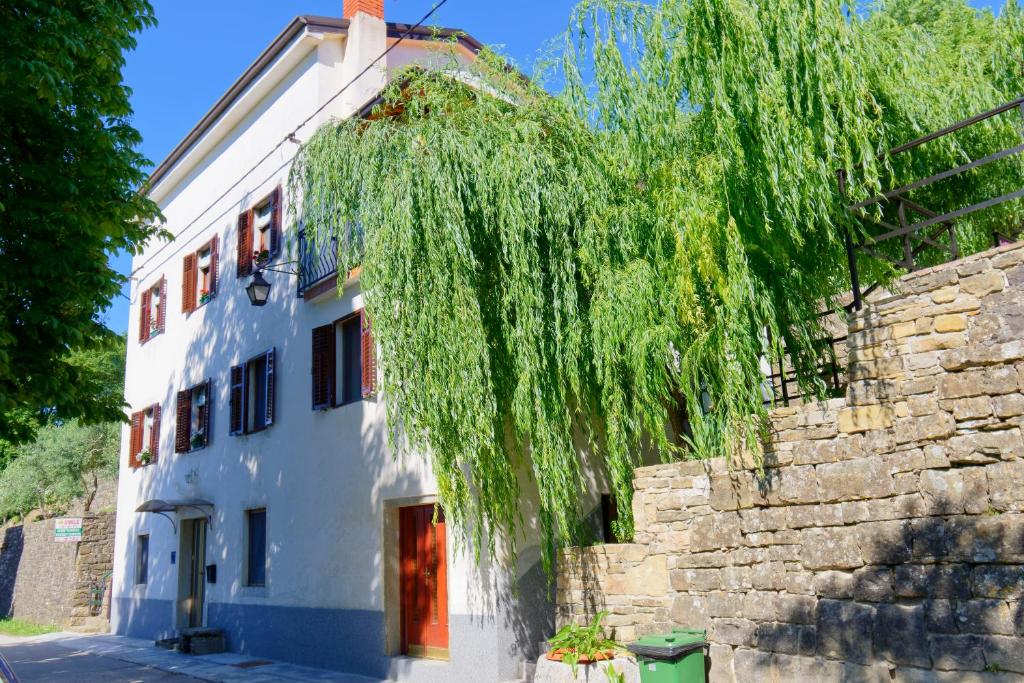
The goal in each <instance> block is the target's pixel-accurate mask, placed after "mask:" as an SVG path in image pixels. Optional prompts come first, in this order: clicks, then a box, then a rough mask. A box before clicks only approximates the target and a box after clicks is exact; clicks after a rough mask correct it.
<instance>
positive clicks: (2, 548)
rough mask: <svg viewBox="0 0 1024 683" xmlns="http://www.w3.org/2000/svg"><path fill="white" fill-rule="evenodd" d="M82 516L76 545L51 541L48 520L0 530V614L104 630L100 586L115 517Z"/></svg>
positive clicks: (105, 597)
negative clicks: (78, 539) (1, 534)
mask: <svg viewBox="0 0 1024 683" xmlns="http://www.w3.org/2000/svg"><path fill="white" fill-rule="evenodd" d="M82 517H83V537H82V540H81V541H80V542H78V543H57V542H55V541H54V540H53V527H54V520H52V519H48V520H43V521H41V522H33V523H30V524H25V525H16V526H10V527H7V528H6V529H4V530H3V536H2V540H0V616H12V617H17V618H19V619H26V620H28V621H33V622H36V623H39V624H57V625H58V626H61V627H64V628H74V629H80V630H93V631H106V630H107V625H108V619H107V605H108V604H109V591H107V590H105V588H106V586H107V585H108V584H109V578H110V572H111V570H112V569H113V560H114V513H112V512H106V513H99V514H86V515H83V516H82ZM101 600H102V601H103V603H102V604H99V603H100V601H101Z"/></svg>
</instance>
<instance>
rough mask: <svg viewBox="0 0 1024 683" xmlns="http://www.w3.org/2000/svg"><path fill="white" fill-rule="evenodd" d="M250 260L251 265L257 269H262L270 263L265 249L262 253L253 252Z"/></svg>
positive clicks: (268, 254)
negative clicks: (254, 265) (251, 261)
mask: <svg viewBox="0 0 1024 683" xmlns="http://www.w3.org/2000/svg"><path fill="white" fill-rule="evenodd" d="M252 260H253V263H255V264H256V267H257V268H262V267H263V266H265V265H267V264H268V263H270V252H269V251H268V250H266V249H264V250H263V251H254V252H252Z"/></svg>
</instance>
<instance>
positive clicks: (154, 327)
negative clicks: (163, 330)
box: [149, 320, 160, 337]
mask: <svg viewBox="0 0 1024 683" xmlns="http://www.w3.org/2000/svg"><path fill="white" fill-rule="evenodd" d="M159 331H160V324H159V323H158V322H157V321H155V320H150V321H149V336H150V337H155V336H156V335H157V333H158V332H159Z"/></svg>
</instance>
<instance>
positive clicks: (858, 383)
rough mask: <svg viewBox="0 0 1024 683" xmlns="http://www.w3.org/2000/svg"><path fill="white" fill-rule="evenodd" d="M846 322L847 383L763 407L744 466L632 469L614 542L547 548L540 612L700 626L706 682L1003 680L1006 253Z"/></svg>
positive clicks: (1021, 573) (1019, 595)
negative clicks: (626, 532)
mask: <svg viewBox="0 0 1024 683" xmlns="http://www.w3.org/2000/svg"><path fill="white" fill-rule="evenodd" d="M899 291H900V292H901V293H900V294H898V295H896V296H893V297H891V298H889V299H886V300H884V301H881V302H878V303H875V304H872V305H870V306H869V307H868V308H867V309H866V310H864V311H863V312H861V313H860V314H858V315H857V316H856V317H855V318H854V319H853V320H852V321H851V322H850V326H849V328H850V340H849V358H850V366H849V370H850V378H851V383H850V386H849V389H848V391H847V396H846V397H845V398H842V399H835V400H831V401H828V402H825V403H823V404H820V403H819V404H811V405H805V406H800V407H798V408H783V409H778V410H775V411H774V412H773V414H772V426H773V438H772V439H771V442H770V443H769V444H767V445H766V446H765V451H766V453H765V457H764V460H765V469H764V472H763V473H760V472H758V471H757V470H756V469H754V468H752V467H746V468H744V467H737V468H736V469H733V470H731V471H730V469H729V467H728V466H727V464H726V463H725V462H724V461H723V460H721V459H719V460H712V461H707V462H684V463H674V464H669V465H660V466H655V467H647V468H642V469H638V470H637V472H636V475H635V481H634V486H635V490H636V496H635V499H634V503H633V510H634V514H635V516H636V535H635V540H634V543H630V544H621V545H604V546H595V547H592V548H585V549H573V550H571V551H568V552H566V553H565V554H564V555H563V557H562V560H561V562H560V566H559V577H558V594H557V598H558V609H559V620H560V622H561V623H564V622H566V621H568V620H577V621H583V620H585V619H587V618H588V617H589V615H591V614H593V613H594V612H595V611H596V610H598V609H606V610H608V612H609V613H610V616H609V617H608V618H607V621H606V623H607V624H608V625H609V626H612V627H614V631H615V633H614V635H615V637H616V638H617V639H619V640H623V641H629V640H631V639H633V638H635V637H636V636H637V635H640V634H643V633H647V632H653V631H660V630H664V629H667V628H669V627H671V626H675V625H680V626H696V627H706V628H707V629H708V631H709V639H710V640H711V642H712V643H713V644H712V646H711V650H710V654H711V680H712V681H730V682H731V681H772V680H779V681H803V680H815V681H817V680H823V681H824V680H836V681H838V680H858V681H859V680H865V681H876V680H877V681H890V680H897V681H924V680H929V681H930V680H938V681H945V680H949V681H965V680H978V681H1004V680H1005V681H1010V680H1021V674H1024V637H1022V636H1024V602H1022V599H1024V514H1022V512H1024V441H1022V437H1021V427H1022V425H1024V245H1021V244H1017V245H1011V246H1009V247H1004V248H1001V249H998V250H993V251H990V252H986V253H984V254H979V255H976V256H974V257H971V258H969V259H965V260H962V261H958V262H955V263H951V264H946V265H945V266H941V267H938V268H934V269H930V270H927V271H921V272H918V273H914V274H911V275H908V276H906V277H904V278H903V279H902V280H901V281H900V287H899Z"/></svg>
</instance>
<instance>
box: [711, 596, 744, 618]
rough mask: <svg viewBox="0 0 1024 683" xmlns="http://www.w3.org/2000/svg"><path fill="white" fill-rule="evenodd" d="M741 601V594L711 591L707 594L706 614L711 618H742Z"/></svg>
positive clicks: (742, 597) (742, 598)
mask: <svg viewBox="0 0 1024 683" xmlns="http://www.w3.org/2000/svg"><path fill="white" fill-rule="evenodd" d="M743 600H744V595H743V593H730V592H728V591H713V592H711V593H708V594H707V609H708V614H709V615H710V616H712V617H741V616H744V614H743Z"/></svg>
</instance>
